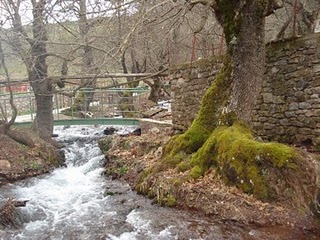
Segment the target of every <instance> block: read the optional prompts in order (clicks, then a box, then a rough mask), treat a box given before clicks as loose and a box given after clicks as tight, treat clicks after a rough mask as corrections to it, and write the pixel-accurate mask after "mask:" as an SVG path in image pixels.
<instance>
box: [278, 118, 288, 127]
mask: <svg viewBox="0 0 320 240" xmlns="http://www.w3.org/2000/svg"><path fill="white" fill-rule="evenodd" d="M280 124H281V125H282V126H288V125H289V121H288V119H286V118H284V119H281V120H280Z"/></svg>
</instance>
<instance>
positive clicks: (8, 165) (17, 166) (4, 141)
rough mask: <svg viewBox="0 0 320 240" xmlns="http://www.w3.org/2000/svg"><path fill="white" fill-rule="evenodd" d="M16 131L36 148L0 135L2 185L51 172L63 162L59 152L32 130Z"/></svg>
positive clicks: (22, 129)
mask: <svg viewBox="0 0 320 240" xmlns="http://www.w3.org/2000/svg"><path fill="white" fill-rule="evenodd" d="M14 131H16V132H18V133H19V134H22V135H24V137H25V138H29V139H30V140H32V142H33V143H34V147H27V146H25V145H23V144H20V143H17V142H16V141H14V140H12V139H11V138H10V137H8V136H6V135H0V146H1V147H0V185H2V184H5V183H8V182H13V181H16V180H19V179H24V178H27V177H32V176H36V175H40V174H43V173H46V172H49V171H50V170H52V169H53V168H54V167H55V166H58V165H59V164H61V163H62V162H63V156H62V155H59V151H57V150H56V148H55V147H53V146H52V145H50V144H48V143H46V142H44V141H43V140H41V139H40V138H38V137H37V136H36V135H35V134H34V133H33V132H32V131H31V130H30V129H27V128H22V127H19V128H16V129H14Z"/></svg>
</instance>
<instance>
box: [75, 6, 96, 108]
mask: <svg viewBox="0 0 320 240" xmlns="http://www.w3.org/2000/svg"><path fill="white" fill-rule="evenodd" d="M86 4H87V1H86V0H80V2H79V9H80V10H79V30H80V36H81V39H82V41H84V43H85V45H84V46H83V56H82V62H83V66H82V70H83V72H84V73H87V74H88V73H89V74H96V69H95V68H94V56H93V48H92V47H91V46H90V45H89V39H88V38H89V32H90V26H89V23H88V19H87V6H86ZM96 82H97V78H96V77H94V78H92V79H90V80H82V82H81V84H82V85H85V86H86V88H88V90H87V91H84V92H83V94H84V99H83V102H82V106H79V107H81V109H82V110H83V111H89V107H90V103H91V102H92V100H93V96H94V91H93V89H94V88H95V87H96Z"/></svg>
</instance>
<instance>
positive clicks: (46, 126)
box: [28, 0, 53, 141]
mask: <svg viewBox="0 0 320 240" xmlns="http://www.w3.org/2000/svg"><path fill="white" fill-rule="evenodd" d="M32 4H33V18H34V20H33V25H32V32H33V38H34V40H35V41H34V42H33V44H32V46H31V58H32V61H31V62H32V64H31V65H29V66H28V78H29V81H30V83H31V86H32V89H33V91H34V94H35V99H36V106H37V114H36V117H35V120H34V124H33V129H34V130H35V131H36V132H37V133H38V135H39V136H40V137H41V138H42V139H44V140H46V141H48V140H50V139H51V135H52V133H53V112H52V110H53V89H52V83H51V82H50V81H49V79H47V75H48V66H47V64H46V53H47V49H46V41H47V32H46V27H45V23H44V10H45V4H46V1H45V0H41V1H38V2H36V1H32Z"/></svg>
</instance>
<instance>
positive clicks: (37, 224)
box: [0, 126, 303, 240]
mask: <svg viewBox="0 0 320 240" xmlns="http://www.w3.org/2000/svg"><path fill="white" fill-rule="evenodd" d="M103 129H104V128H103V127H80V126H73V127H69V128H63V127H56V128H55V133H57V134H59V137H58V138H57V140H58V141H60V142H62V143H64V144H65V145H66V147H65V149H64V151H65V155H66V165H67V167H63V168H59V169H56V170H54V171H53V172H52V173H50V174H47V175H44V176H41V177H36V178H32V179H27V180H23V181H19V182H17V183H14V184H8V185H6V186H4V187H2V188H0V191H1V196H0V201H1V200H4V199H6V198H8V197H14V198H16V199H20V198H24V199H29V200H30V201H29V202H28V204H27V206H26V207H24V208H20V209H18V211H19V212H18V213H19V219H20V224H21V227H17V228H15V229H6V230H0V239H4V240H7V239H32V240H38V239H39V240H40V239H41V240H42V239H50V240H58V239H59V240H60V239H66V240H69V239H77V240H78V239H79V240H82V239H88V240H91V239H93V240H94V239H110V240H116V239H129V240H134V239H139V240H140V239H141V240H144V239H151V240H153V239H156V240H162V239H163V240H167V239H303V238H300V237H303V235H301V234H300V233H299V234H300V235H299V234H296V233H292V234H290V236H291V237H292V238H291V237H290V238H287V237H288V233H286V231H285V230H281V231H278V229H276V230H275V229H274V228H271V229H254V228H248V227H246V228H243V227H242V226H239V225H236V224H235V223H221V222H217V221H215V219H214V218H213V217H211V218H209V217H205V216H200V215H197V214H196V213H192V212H186V211H180V210H176V209H169V208H162V207H159V206H157V205H152V204H151V202H150V200H148V199H146V198H144V197H142V196H139V195H137V194H136V193H135V192H133V191H131V190H130V188H129V186H128V185H126V184H123V183H120V182H118V181H111V180H108V179H106V178H105V177H104V176H103V174H102V173H103V170H104V165H105V158H104V156H103V155H102V153H101V151H100V149H99V148H98V145H97V140H98V139H99V138H100V137H101V136H102V133H103ZM122 130H123V131H125V130H127V129H122ZM111 193H112V194H111ZM284 236H285V238H283V237H284Z"/></svg>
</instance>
